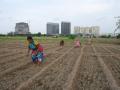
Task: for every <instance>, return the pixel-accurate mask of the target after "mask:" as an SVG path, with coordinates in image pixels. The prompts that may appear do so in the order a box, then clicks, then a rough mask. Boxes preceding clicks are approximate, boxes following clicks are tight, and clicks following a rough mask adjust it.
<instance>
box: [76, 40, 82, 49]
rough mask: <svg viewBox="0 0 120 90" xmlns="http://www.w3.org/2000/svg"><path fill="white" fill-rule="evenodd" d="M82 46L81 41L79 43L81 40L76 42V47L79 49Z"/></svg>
mask: <svg viewBox="0 0 120 90" xmlns="http://www.w3.org/2000/svg"><path fill="white" fill-rule="evenodd" d="M80 46H81V43H80V41H79V40H76V41H75V47H76V48H77V47H80Z"/></svg>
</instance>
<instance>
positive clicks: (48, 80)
mask: <svg viewBox="0 0 120 90" xmlns="http://www.w3.org/2000/svg"><path fill="white" fill-rule="evenodd" d="M79 54H80V49H72V50H71V51H70V52H69V53H67V54H66V55H65V56H64V57H62V58H61V59H60V60H59V61H57V62H55V63H54V64H53V65H52V66H51V67H49V68H47V69H46V70H45V71H44V72H43V73H41V75H40V76H39V77H37V78H36V79H35V80H34V81H33V83H32V85H30V86H28V87H26V88H24V89H23V88H22V89H21V90H62V89H63V86H64V84H65V82H66V81H67V79H68V76H69V73H71V72H72V69H73V66H74V65H75V62H76V59H77V57H78V56H79Z"/></svg>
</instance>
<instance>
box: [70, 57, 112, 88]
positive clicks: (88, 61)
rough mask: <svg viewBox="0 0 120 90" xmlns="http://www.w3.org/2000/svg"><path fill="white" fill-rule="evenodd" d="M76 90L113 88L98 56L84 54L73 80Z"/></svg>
mask: <svg viewBox="0 0 120 90" xmlns="http://www.w3.org/2000/svg"><path fill="white" fill-rule="evenodd" d="M72 85H73V88H74V90H111V89H110V85H109V83H108V81H107V79H106V76H105V74H104V72H103V70H102V68H101V66H100V64H99V62H98V60H97V57H96V56H85V55H84V56H83V57H82V61H81V63H80V66H79V69H78V72H77V74H76V77H75V79H74V82H73V84H72Z"/></svg>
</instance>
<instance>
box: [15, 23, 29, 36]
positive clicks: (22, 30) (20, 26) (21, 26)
mask: <svg viewBox="0 0 120 90" xmlns="http://www.w3.org/2000/svg"><path fill="white" fill-rule="evenodd" d="M15 34H29V26H28V23H24V22H20V23H16V26H15Z"/></svg>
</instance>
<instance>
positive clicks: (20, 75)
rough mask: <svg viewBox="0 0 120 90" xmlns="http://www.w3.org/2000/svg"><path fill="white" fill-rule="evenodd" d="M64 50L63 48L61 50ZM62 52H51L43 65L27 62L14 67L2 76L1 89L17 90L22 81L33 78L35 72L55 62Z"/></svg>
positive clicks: (0, 78) (0, 79)
mask: <svg viewBox="0 0 120 90" xmlns="http://www.w3.org/2000/svg"><path fill="white" fill-rule="evenodd" d="M60 52H62V49H61V51H60ZM60 55H61V54H58V53H56V54H49V55H48V56H47V58H46V63H43V64H41V65H34V64H33V63H30V64H26V65H24V66H22V67H19V68H17V69H14V70H13V71H11V72H9V73H7V74H5V75H4V76H2V77H0V81H1V82H0V89H1V90H7V89H9V90H15V88H16V87H17V86H18V85H19V84H20V83H22V82H24V81H26V80H27V79H29V78H31V77H32V76H33V75H34V74H36V73H38V72H40V71H41V69H43V68H44V67H46V66H47V65H49V64H50V63H51V62H53V61H54V60H55V59H56V58H58V57H59V56H60Z"/></svg>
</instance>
